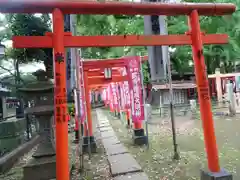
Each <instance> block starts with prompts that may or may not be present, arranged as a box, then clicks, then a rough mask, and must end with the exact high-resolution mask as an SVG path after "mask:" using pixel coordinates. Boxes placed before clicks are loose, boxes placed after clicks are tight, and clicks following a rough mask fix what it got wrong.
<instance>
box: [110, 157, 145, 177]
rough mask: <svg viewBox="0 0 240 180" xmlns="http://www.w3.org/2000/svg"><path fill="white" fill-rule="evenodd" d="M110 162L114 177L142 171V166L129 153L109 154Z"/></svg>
mask: <svg viewBox="0 0 240 180" xmlns="http://www.w3.org/2000/svg"><path fill="white" fill-rule="evenodd" d="M108 162H109V164H110V170H111V173H112V176H113V177H115V176H119V175H124V174H127V173H132V172H141V171H142V168H141V166H140V165H139V164H138V163H137V161H136V160H135V159H134V158H133V157H132V156H131V155H130V154H129V153H126V154H118V155H114V156H108Z"/></svg>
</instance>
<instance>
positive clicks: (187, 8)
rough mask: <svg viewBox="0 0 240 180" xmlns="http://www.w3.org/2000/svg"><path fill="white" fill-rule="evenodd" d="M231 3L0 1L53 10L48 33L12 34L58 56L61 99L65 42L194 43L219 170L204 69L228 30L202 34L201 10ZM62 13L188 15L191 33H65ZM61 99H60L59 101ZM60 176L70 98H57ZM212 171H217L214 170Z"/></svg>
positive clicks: (208, 135)
mask: <svg viewBox="0 0 240 180" xmlns="http://www.w3.org/2000/svg"><path fill="white" fill-rule="evenodd" d="M235 9H236V7H235V5H233V4H217V3H199V4H194V3H180V4H177V3H173V4H168V3H126V2H104V3H103V2H92V1H88V2H86V1H85V2H83V1H74V0H69V1H66V0H42V1H39V2H38V1H36V0H28V1H26V0H18V1H15V2H14V3H13V2H12V1H9V0H1V1H0V12H1V13H52V14H53V33H48V34H47V35H46V36H39V37H37V36H32V37H14V38H13V46H14V47H15V48H53V49H54V60H55V82H56V85H55V89H56V91H55V92H58V90H60V91H59V92H60V93H59V94H55V99H56V101H57V102H66V92H65V88H66V64H65V51H64V48H65V47H110V46H161V45H192V51H193V59H194V64H195V73H196V80H197V86H198V92H199V93H198V94H199V102H200V110H201V117H202V122H203V130H204V137H205V138H204V139H205V146H206V152H207V158H208V167H209V170H210V171H211V172H220V166H219V159H218V152H217V145H216V139H215V133H214V125H213V118H212V112H211V102H210V98H209V92H208V79H207V77H206V72H205V62H204V56H203V44H224V43H227V42H228V41H227V35H204V34H203V33H202V32H201V30H200V25H199V15H207V16H209V15H226V14H232V13H233V12H234V11H235ZM64 14H125V15H136V14H140V15H187V16H189V22H190V23H189V26H190V33H189V34H186V35H152V36H151V35H150V36H140V35H130V36H127V35H124V36H75V37H74V36H71V34H70V33H64V18H63V15H64ZM58 100H61V101H58ZM55 108H58V109H59V108H61V109H62V112H61V114H57V113H56V111H55V119H56V159H57V180H69V173H68V171H69V168H68V167H69V162H68V148H67V146H68V136H67V133H68V132H67V121H66V118H65V114H66V111H67V108H66V103H63V104H57V103H56V104H55ZM209 176H214V177H215V175H214V174H211V175H209Z"/></svg>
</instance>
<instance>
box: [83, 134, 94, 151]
mask: <svg viewBox="0 0 240 180" xmlns="http://www.w3.org/2000/svg"><path fill="white" fill-rule="evenodd" d="M89 138H90V149H91V153H97V144H96V141H95V139H94V136H90V137H83V146H82V148H83V152H84V153H88V152H89Z"/></svg>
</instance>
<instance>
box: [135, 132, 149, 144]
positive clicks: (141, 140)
mask: <svg viewBox="0 0 240 180" xmlns="http://www.w3.org/2000/svg"><path fill="white" fill-rule="evenodd" d="M147 141H148V140H147V136H145V133H144V129H134V130H133V143H134V144H135V145H139V146H141V145H145V144H147V143H148V142H147Z"/></svg>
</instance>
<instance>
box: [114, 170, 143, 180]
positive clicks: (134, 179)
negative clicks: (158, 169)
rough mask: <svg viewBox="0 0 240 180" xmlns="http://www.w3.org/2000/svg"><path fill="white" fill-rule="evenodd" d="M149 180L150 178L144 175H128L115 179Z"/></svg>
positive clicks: (141, 173)
mask: <svg viewBox="0 0 240 180" xmlns="http://www.w3.org/2000/svg"><path fill="white" fill-rule="evenodd" d="M130 179H131V180H148V176H147V175H146V174H145V173H143V172H139V173H132V174H126V175H122V176H116V177H114V178H113V180H130Z"/></svg>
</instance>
